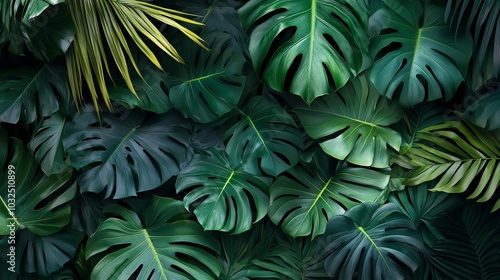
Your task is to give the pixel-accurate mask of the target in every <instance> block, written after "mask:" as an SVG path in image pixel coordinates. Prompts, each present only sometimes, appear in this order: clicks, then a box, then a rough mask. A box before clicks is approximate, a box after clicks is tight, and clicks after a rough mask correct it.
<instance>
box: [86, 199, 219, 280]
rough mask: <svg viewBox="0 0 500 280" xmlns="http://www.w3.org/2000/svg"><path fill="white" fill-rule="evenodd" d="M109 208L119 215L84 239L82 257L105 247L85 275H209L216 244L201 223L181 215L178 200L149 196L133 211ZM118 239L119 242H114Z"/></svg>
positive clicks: (214, 262)
mask: <svg viewBox="0 0 500 280" xmlns="http://www.w3.org/2000/svg"><path fill="white" fill-rule="evenodd" d="M109 211H112V212H115V213H116V214H118V215H120V216H121V218H108V219H107V220H106V221H104V222H103V223H102V224H101V225H100V226H99V228H98V229H97V231H96V233H95V234H94V235H92V236H91V237H90V238H89V240H88V243H87V247H86V256H87V259H88V258H90V257H92V256H98V254H99V253H101V252H104V253H106V254H105V255H104V257H102V259H101V260H100V261H99V263H97V265H96V267H95V268H94V270H93V271H92V275H91V279H97V278H98V279H129V278H130V277H131V276H132V275H133V274H135V273H136V277H137V278H138V279H147V278H151V279H165V280H166V279H215V277H214V276H213V274H215V275H219V273H220V271H221V267H220V264H219V262H218V260H217V258H216V257H215V256H214V255H215V254H216V253H218V252H219V250H220V247H219V245H218V244H217V241H216V240H214V239H213V238H211V237H210V236H209V235H208V234H207V233H206V232H204V231H203V228H202V227H201V226H200V225H199V224H198V223H196V222H194V221H192V220H188V219H185V217H184V216H183V215H184V214H185V210H184V209H183V207H182V202H180V201H176V200H173V199H171V198H161V197H157V196H155V197H153V199H152V201H151V203H150V205H149V206H148V207H147V208H146V209H145V210H144V211H143V212H142V213H143V214H142V216H143V219H140V218H139V216H138V215H137V213H135V212H132V211H131V210H128V209H126V208H123V207H121V206H113V207H111V208H110V209H109ZM116 245H120V247H119V248H115V249H114V247H115V246H116Z"/></svg>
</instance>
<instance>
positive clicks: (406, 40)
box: [370, 0, 472, 106]
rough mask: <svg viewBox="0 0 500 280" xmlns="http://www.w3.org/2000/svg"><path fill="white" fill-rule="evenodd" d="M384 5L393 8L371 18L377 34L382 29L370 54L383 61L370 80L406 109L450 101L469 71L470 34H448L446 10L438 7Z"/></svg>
mask: <svg viewBox="0 0 500 280" xmlns="http://www.w3.org/2000/svg"><path fill="white" fill-rule="evenodd" d="M384 2H385V3H387V4H388V5H389V6H390V7H391V8H392V9H391V8H389V7H387V8H383V9H380V10H379V11H377V12H376V13H375V14H374V15H373V16H372V17H371V19H370V22H371V25H372V26H374V25H376V27H374V28H377V29H379V30H376V31H380V30H381V31H382V32H381V34H380V35H378V36H375V37H374V38H372V39H371V41H370V51H371V53H372V56H373V57H375V56H377V57H380V58H379V59H377V60H376V61H375V62H374V64H373V67H372V68H371V72H370V80H371V81H372V82H373V83H374V84H375V87H376V88H377V89H378V90H379V92H380V93H381V94H383V95H385V96H387V97H389V98H391V99H397V100H399V101H400V102H401V104H403V105H406V106H412V105H416V104H418V103H420V102H422V101H425V100H435V99H440V98H443V97H444V98H445V99H450V98H451V97H452V96H453V95H454V94H455V90H456V89H457V87H458V85H459V84H460V83H461V82H462V81H463V80H464V77H465V74H466V72H467V65H468V62H469V59H470V57H471V54H472V37H471V36H470V34H467V35H462V34H456V35H455V34H453V32H450V29H449V26H448V25H446V24H445V23H444V22H443V16H442V14H443V13H444V10H443V9H442V8H440V7H438V6H434V5H432V4H426V5H425V7H422V4H421V2H420V1H396V0H384ZM421 16H422V17H423V23H422V24H420V17H421Z"/></svg>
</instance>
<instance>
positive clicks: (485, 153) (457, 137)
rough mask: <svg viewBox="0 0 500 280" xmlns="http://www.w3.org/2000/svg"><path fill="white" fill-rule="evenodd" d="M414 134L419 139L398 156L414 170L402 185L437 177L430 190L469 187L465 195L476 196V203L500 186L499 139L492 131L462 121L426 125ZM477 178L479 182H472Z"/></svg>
mask: <svg viewBox="0 0 500 280" xmlns="http://www.w3.org/2000/svg"><path fill="white" fill-rule="evenodd" d="M417 136H418V137H419V138H420V139H422V141H421V142H420V143H418V144H417V145H416V147H414V148H410V149H409V150H408V152H407V153H406V154H405V155H404V156H400V157H399V158H398V161H401V162H402V163H403V164H404V166H406V167H411V168H412V169H413V170H412V172H411V173H410V174H409V175H408V176H409V178H408V179H407V180H406V181H405V184H407V185H418V184H421V183H423V182H427V181H430V180H433V179H435V178H438V177H439V181H438V183H437V184H436V186H435V187H434V188H432V189H431V191H444V192H448V193H462V192H465V191H467V190H469V191H472V193H471V194H470V195H469V197H468V198H469V199H476V198H478V197H479V199H478V202H484V201H487V200H489V199H491V198H492V197H493V195H494V194H495V193H496V191H497V189H498V187H499V185H500V164H499V163H500V142H499V141H498V140H497V139H496V138H495V136H494V135H493V134H492V133H490V132H488V131H486V130H484V129H481V128H479V127H477V126H475V125H473V124H471V123H469V122H467V121H465V120H462V121H450V122H447V123H444V124H439V125H435V126H431V127H428V128H426V129H424V130H421V131H420V133H418V134H417ZM398 164H399V163H398ZM476 178H477V180H479V181H478V182H477V183H473V180H475V179H476ZM497 208H498V207H497ZM497 208H495V209H494V210H496V209H497Z"/></svg>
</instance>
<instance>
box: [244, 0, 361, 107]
mask: <svg viewBox="0 0 500 280" xmlns="http://www.w3.org/2000/svg"><path fill="white" fill-rule="evenodd" d="M239 13H240V16H241V21H242V24H243V28H244V29H245V30H246V31H247V32H249V33H250V43H249V51H250V55H251V58H252V62H253V65H254V67H255V69H257V71H259V72H260V73H262V76H263V80H264V81H265V82H266V83H267V84H268V85H269V86H270V87H271V88H272V89H274V90H277V91H280V92H283V91H290V92H292V93H293V94H296V95H299V96H301V97H302V99H304V100H305V101H306V102H307V103H311V102H312V101H313V100H314V99H315V98H316V97H318V96H321V95H325V94H328V88H329V81H328V80H329V78H333V81H334V85H335V87H336V88H337V89H338V88H341V87H342V86H344V84H345V83H346V82H347V80H348V79H349V77H351V76H352V75H356V74H357V73H359V72H361V70H363V69H365V68H366V67H368V66H369V64H370V63H371V60H370V59H369V58H368V55H367V53H368V48H367V42H368V37H367V34H366V31H365V25H366V23H367V15H366V13H365V12H364V10H363V9H362V8H361V6H359V4H358V3H357V2H356V1H345V0H334V1H320V0H305V1H296V0H264V1H257V0H252V1H250V2H248V3H247V4H245V5H244V6H243V7H242V8H241V9H240V10H239Z"/></svg>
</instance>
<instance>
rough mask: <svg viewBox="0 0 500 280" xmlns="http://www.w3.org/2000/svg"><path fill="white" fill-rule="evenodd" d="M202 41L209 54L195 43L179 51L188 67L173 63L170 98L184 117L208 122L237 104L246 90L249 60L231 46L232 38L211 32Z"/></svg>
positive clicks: (170, 78) (224, 34)
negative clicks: (246, 73)
mask: <svg viewBox="0 0 500 280" xmlns="http://www.w3.org/2000/svg"><path fill="white" fill-rule="evenodd" d="M203 38H204V39H205V41H206V42H207V43H208V45H209V46H210V48H211V51H210V52H208V51H206V50H205V49H202V48H201V47H199V46H196V45H194V44H189V45H188V46H189V47H187V48H184V49H183V50H180V55H181V56H182V57H184V58H185V59H186V64H185V65H184V64H173V69H172V70H171V76H170V77H169V85H170V93H169V96H170V99H171V100H172V103H173V105H174V106H175V107H176V108H177V109H179V111H181V112H182V113H183V115H184V116H185V117H190V118H192V119H193V120H194V121H196V122H199V123H208V122H212V121H215V120H217V119H218V118H220V117H221V116H222V115H224V114H226V113H228V112H229V111H231V110H232V109H233V108H234V107H235V106H236V105H237V104H238V101H239V100H240V97H241V95H242V94H243V90H244V89H245V83H246V76H245V75H243V66H244V65H245V63H246V61H245V58H244V56H243V53H242V52H241V50H239V49H235V48H234V47H231V46H229V45H228V44H229V40H230V39H231V36H230V35H228V34H226V33H221V32H211V33H208V34H204V35H203Z"/></svg>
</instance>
